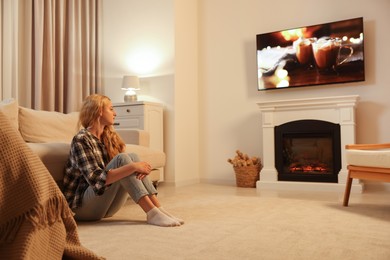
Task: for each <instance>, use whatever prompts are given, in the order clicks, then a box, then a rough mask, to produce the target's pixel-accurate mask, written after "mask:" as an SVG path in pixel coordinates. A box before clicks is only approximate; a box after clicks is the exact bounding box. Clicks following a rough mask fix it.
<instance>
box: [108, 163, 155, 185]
mask: <svg viewBox="0 0 390 260" xmlns="http://www.w3.org/2000/svg"><path fill="white" fill-rule="evenodd" d="M151 171H152V166H150V164H149V163H147V162H133V163H130V164H127V165H125V166H122V167H119V168H116V169H112V170H110V171H109V173H108V174H107V179H106V185H109V184H111V183H114V182H116V181H118V180H120V179H122V178H124V177H126V176H129V175H130V174H136V177H137V179H139V180H142V179H143V178H145V177H146V176H147V175H149V173H150V172H151Z"/></svg>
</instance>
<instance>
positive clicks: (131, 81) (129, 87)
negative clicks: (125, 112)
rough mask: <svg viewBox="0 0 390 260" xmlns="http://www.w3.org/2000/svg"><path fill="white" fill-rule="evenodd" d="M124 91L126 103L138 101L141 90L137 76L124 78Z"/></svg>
mask: <svg viewBox="0 0 390 260" xmlns="http://www.w3.org/2000/svg"><path fill="white" fill-rule="evenodd" d="M122 90H126V93H125V96H124V101H125V102H134V101H137V93H136V91H137V90H139V78H138V77H137V76H124V77H123V81H122Z"/></svg>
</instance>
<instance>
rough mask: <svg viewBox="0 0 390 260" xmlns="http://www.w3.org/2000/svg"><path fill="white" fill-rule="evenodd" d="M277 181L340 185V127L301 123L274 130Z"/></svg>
mask: <svg viewBox="0 0 390 260" xmlns="http://www.w3.org/2000/svg"><path fill="white" fill-rule="evenodd" d="M274 129H275V167H276V169H277V171H278V181H303V182H331V183H337V182H338V173H339V171H340V169H341V151H340V125H339V124H333V123H330V122H326V121H321V120H298V121H292V122H289V123H285V124H282V125H279V126H276V127H275V128H274Z"/></svg>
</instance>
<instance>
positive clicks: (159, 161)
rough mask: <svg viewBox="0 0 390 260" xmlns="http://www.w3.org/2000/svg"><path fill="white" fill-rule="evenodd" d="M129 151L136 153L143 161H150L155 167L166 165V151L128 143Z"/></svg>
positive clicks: (127, 149)
mask: <svg viewBox="0 0 390 260" xmlns="http://www.w3.org/2000/svg"><path fill="white" fill-rule="evenodd" d="M126 152H127V153H135V154H137V155H138V157H139V159H140V160H141V161H145V162H148V163H149V164H150V165H151V166H152V168H153V169H155V168H160V167H164V166H165V153H164V152H162V151H159V150H156V149H152V148H149V147H145V146H141V145H134V144H126Z"/></svg>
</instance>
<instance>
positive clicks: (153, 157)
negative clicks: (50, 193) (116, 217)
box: [0, 99, 166, 187]
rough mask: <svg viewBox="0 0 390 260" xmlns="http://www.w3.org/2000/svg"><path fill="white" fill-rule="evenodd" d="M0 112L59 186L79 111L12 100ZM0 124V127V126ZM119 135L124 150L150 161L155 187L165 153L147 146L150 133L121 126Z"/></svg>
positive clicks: (1, 104) (4, 103)
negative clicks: (37, 107)
mask: <svg viewBox="0 0 390 260" xmlns="http://www.w3.org/2000/svg"><path fill="white" fill-rule="evenodd" d="M0 111H1V112H2V113H3V114H5V115H6V116H7V117H8V119H9V120H10V122H11V124H12V125H13V127H15V130H17V131H18V132H19V133H20V135H21V136H22V138H23V140H24V141H25V142H26V143H27V145H28V147H30V148H31V150H32V151H33V152H34V153H35V154H37V155H38V157H39V158H40V159H41V160H42V162H43V164H44V165H45V166H46V168H47V169H48V171H49V172H50V174H51V176H52V177H53V178H54V180H55V181H56V183H57V184H58V185H59V186H60V187H61V184H62V180H63V176H64V167H65V163H66V160H67V158H68V156H69V151H70V143H71V140H72V138H73V136H74V135H75V134H76V133H77V131H78V127H77V125H78V114H79V113H78V112H73V113H69V114H64V113H59V112H50V111H41V110H34V109H30V108H25V107H22V106H19V105H18V102H17V101H16V100H14V99H7V100H3V101H1V102H0ZM0 127H1V126H0ZM117 132H118V134H119V135H120V136H121V137H122V139H123V140H124V141H125V143H126V152H131V153H136V154H138V156H139V158H140V160H141V161H146V162H148V163H150V164H151V166H152V168H153V170H152V172H151V173H150V175H149V177H150V178H151V180H152V182H153V183H154V184H155V186H157V184H158V183H159V181H160V180H161V178H160V171H161V169H162V168H163V167H164V166H165V162H166V157H165V153H164V152H162V151H158V150H155V149H151V148H150V147H148V146H149V134H148V132H147V131H144V130H139V129H121V130H119V129H118V130H117Z"/></svg>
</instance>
